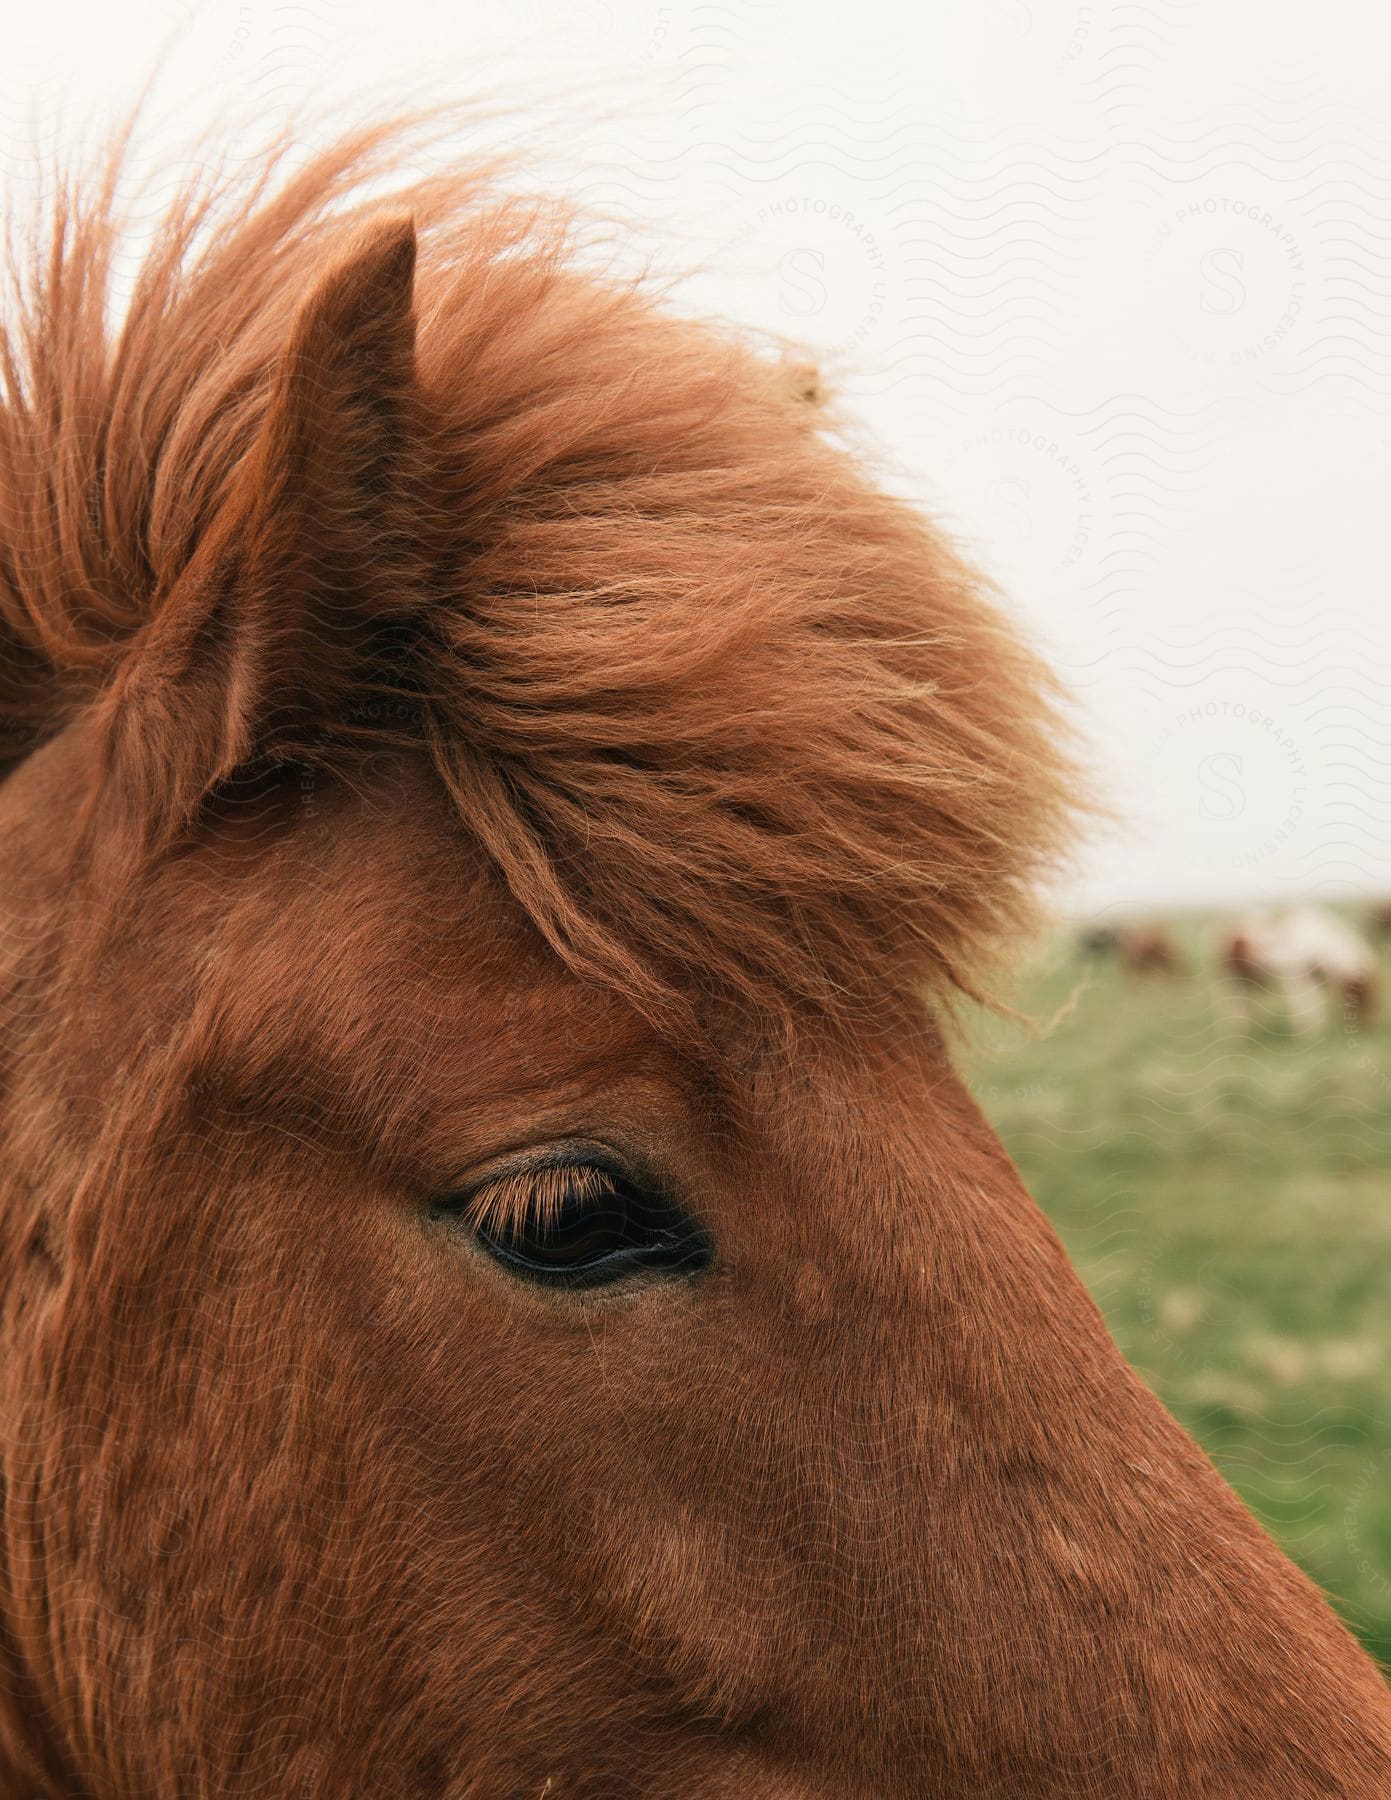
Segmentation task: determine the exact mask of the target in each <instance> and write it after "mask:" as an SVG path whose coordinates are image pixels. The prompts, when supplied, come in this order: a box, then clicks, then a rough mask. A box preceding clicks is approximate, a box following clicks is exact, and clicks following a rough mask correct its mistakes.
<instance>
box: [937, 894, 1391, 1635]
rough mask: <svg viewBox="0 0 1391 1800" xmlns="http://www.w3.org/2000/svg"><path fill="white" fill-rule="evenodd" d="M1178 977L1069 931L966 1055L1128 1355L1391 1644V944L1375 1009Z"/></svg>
mask: <svg viewBox="0 0 1391 1800" xmlns="http://www.w3.org/2000/svg"><path fill="white" fill-rule="evenodd" d="M1169 923H1170V924H1171V925H1172V927H1173V930H1174V934H1175V937H1176V938H1177V939H1178V941H1179V942H1180V943H1181V944H1182V945H1183V947H1184V949H1185V951H1186V952H1187V953H1188V955H1189V956H1190V957H1191V958H1192V959H1193V964H1194V969H1195V972H1194V973H1193V974H1191V975H1189V976H1187V977H1183V978H1177V979H1161V978H1157V977H1148V978H1145V977H1136V976H1133V975H1132V976H1127V975H1126V974H1125V973H1124V972H1123V971H1122V970H1120V969H1119V968H1118V967H1117V966H1116V965H1115V963H1114V962H1113V961H1109V960H1107V961H1088V960H1087V959H1084V958H1083V957H1082V956H1081V955H1080V954H1078V953H1077V952H1076V950H1075V949H1074V947H1073V945H1072V942H1071V940H1070V939H1068V940H1065V941H1064V940H1060V941H1059V942H1058V943H1057V944H1056V945H1055V946H1054V948H1053V949H1052V950H1051V951H1050V952H1049V953H1048V954H1046V955H1045V957H1044V958H1043V960H1042V961H1041V963H1040V965H1039V966H1038V967H1037V969H1036V970H1035V972H1034V975H1033V977H1032V979H1031V980H1030V981H1029V982H1027V983H1026V984H1025V986H1024V988H1023V990H1022V992H1021V994H1020V996H1019V1000H1020V1004H1021V1006H1022V1008H1023V1009H1024V1010H1026V1011H1028V1012H1029V1013H1030V1014H1031V1015H1033V1016H1034V1018H1035V1019H1036V1020H1038V1021H1039V1023H1040V1027H1041V1029H1040V1030H1039V1033H1038V1035H1036V1036H1032V1037H1031V1036H1030V1035H1029V1034H1028V1033H1027V1032H1025V1031H1024V1030H1022V1029H1019V1028H1017V1027H1014V1026H1010V1025H1005V1024H1001V1023H999V1022H998V1021H991V1022H989V1023H988V1024H986V1025H982V1026H980V1027H979V1028H978V1030H977V1032H976V1033H975V1036H974V1039H973V1042H972V1044H971V1046H970V1049H969V1051H968V1053H967V1055H966V1057H965V1058H964V1063H965V1068H966V1073H967V1075H968V1077H969V1079H970V1081H971V1084H972V1086H973V1088H974V1089H975V1092H976V1093H977V1095H978V1096H979V1098H980V1099H981V1101H982V1103H983V1105H984V1106H985V1108H986V1110H987V1112H988V1113H989V1114H990V1116H991V1117H992V1119H993V1120H994V1122H995V1125H996V1127H997V1128H998V1130H999V1131H1000V1134H1001V1136H1002V1137H1003V1138H1004V1141H1005V1143H1006V1145H1007V1146H1008V1148H1009V1150H1010V1153H1011V1154H1012V1155H1013V1157H1014V1159H1015V1161H1016V1162H1017V1163H1018V1165H1019V1168H1020V1170H1021V1171H1022V1173H1023V1175H1024V1178H1025V1180H1026V1181H1027V1182H1028V1184H1029V1186H1030V1188H1031V1190H1032V1192H1033V1194H1034V1196H1035V1197H1036V1199H1037V1200H1038V1201H1039V1204H1040V1205H1041V1206H1042V1207H1043V1209H1044V1210H1045V1212H1047V1214H1048V1215H1049V1217H1050V1218H1051V1220H1052V1221H1053V1224H1054V1226H1055V1227H1056V1228H1057V1230H1058V1232H1059V1233H1060V1235H1061V1236H1062V1238H1063V1240H1064V1242H1065V1243H1066V1245H1067V1247H1068V1250H1069V1251H1070V1253H1071V1255H1072V1257H1073V1259H1074V1260H1075V1262H1076V1263H1077V1265H1078V1267H1079V1269H1080V1270H1081V1272H1082V1276H1083V1278H1084V1280H1085V1281H1086V1282H1087V1285H1088V1286H1089V1287H1090V1289H1091V1291H1092V1293H1093V1294H1094V1295H1095V1297H1096V1299H1097V1301H1098V1302H1099V1304H1100V1305H1101V1307H1102V1309H1103V1311H1104V1312H1105V1314H1106V1317H1107V1320H1108V1322H1109V1323H1110V1326H1111V1330H1112V1332H1113V1333H1114V1335H1115V1337H1116V1340H1117V1342H1118V1343H1119V1344H1120V1347H1121V1349H1122V1351H1123V1352H1124V1353H1125V1355H1126V1356H1127V1357H1128V1358H1129V1359H1130V1361H1131V1362H1132V1363H1134V1364H1135V1366H1136V1367H1137V1368H1138V1369H1139V1370H1140V1372H1141V1373H1142V1374H1143V1375H1144V1377H1145V1378H1146V1380H1147V1381H1148V1382H1149V1383H1150V1385H1151V1386H1152V1387H1153V1388H1154V1389H1155V1391H1156V1392H1157V1393H1158V1394H1159V1395H1160V1397H1161V1398H1162V1399H1163V1400H1164V1402H1165V1404H1166V1405H1167V1406H1168V1407H1169V1408H1170V1410H1171V1411H1172V1412H1174V1413H1175V1414H1176V1415H1177V1417H1178V1418H1179V1419H1180V1420H1181V1421H1182V1422H1183V1423H1184V1424H1185V1425H1186V1426H1187V1427H1188V1429H1189V1430H1190V1431H1191V1432H1192V1433H1193V1434H1194V1436H1195V1437H1197V1439H1198V1440H1199V1442H1200V1443H1201V1444H1202V1445H1203V1446H1204V1448H1205V1449H1206V1450H1207V1451H1208V1453H1209V1455H1210V1456H1211V1457H1212V1458H1213V1460H1214V1461H1215V1462H1216V1463H1217V1465H1218V1466H1219V1468H1221V1469H1222V1471H1223V1473H1224V1474H1225V1475H1226V1476H1227V1479H1228V1480H1229V1481H1230V1482H1231V1483H1232V1484H1233V1486H1234V1487H1236V1488H1237V1489H1238V1491H1239V1492H1240V1493H1241V1494H1242V1495H1243V1496H1244V1498H1245V1499H1246V1501H1247V1503H1248V1504H1249V1505H1250V1506H1251V1508H1252V1509H1253V1511H1254V1512H1255V1513H1256V1515H1257V1516H1258V1517H1259V1518H1260V1519H1261V1520H1263V1521H1264V1523H1265V1524H1266V1525H1267V1526H1268V1527H1269V1529H1270V1530H1271V1531H1272V1532H1273V1533H1274V1535H1275V1536H1276V1537H1277V1538H1278V1539H1279V1541H1280V1542H1281V1543H1282V1544H1283V1545H1284V1547H1285V1548H1286V1550H1287V1551H1288V1552H1289V1553H1290V1554H1291V1555H1292V1556H1293V1557H1294V1558H1295V1559H1296V1560H1297V1561H1298V1562H1300V1563H1301V1564H1302V1565H1303V1566H1304V1568H1305V1569H1307V1570H1308V1571H1309V1573H1310V1574H1311V1575H1312V1576H1314V1578H1315V1579H1316V1580H1317V1581H1318V1582H1319V1583H1320V1584H1321V1585H1322V1586H1323V1587H1324V1588H1325V1589H1326V1590H1327V1591H1328V1593H1329V1594H1330V1595H1331V1596H1332V1597H1333V1599H1334V1601H1335V1604H1336V1605H1337V1606H1338V1608H1339V1610H1340V1611H1341V1612H1342V1614H1343V1616H1344V1618H1346V1619H1347V1621H1348V1623H1349V1624H1350V1625H1351V1626H1352V1628H1353V1629H1354V1630H1355V1631H1356V1632H1357V1633H1358V1634H1359V1636H1360V1637H1361V1638H1362V1639H1363V1641H1364V1642H1365V1643H1366V1644H1367V1645H1368V1647H1369V1648H1370V1649H1372V1650H1373V1651H1374V1652H1375V1653H1376V1654H1377V1655H1378V1656H1380V1657H1382V1658H1383V1659H1386V1660H1391V959H1387V962H1386V968H1385V973H1386V975H1387V977H1388V993H1387V997H1386V1003H1385V1013H1384V1016H1383V1017H1382V1019H1381V1020H1380V1022H1379V1023H1378V1024H1377V1025H1376V1026H1375V1027H1373V1028H1371V1029H1369V1030H1365V1031H1359V1030H1358V1029H1357V1028H1356V1027H1354V1026H1353V1025H1351V1024H1350V1023H1346V1022H1344V1021H1343V1020H1342V1019H1341V1018H1340V1017H1337V1016H1335V1017H1334V1018H1333V1019H1332V1021H1331V1023H1330V1025H1329V1026H1328V1028H1327V1029H1326V1030H1325V1031H1324V1032H1323V1033H1322V1034H1321V1035H1319V1036H1318V1037H1314V1038H1299V1037H1296V1036H1294V1035H1293V1034H1291V1033H1290V1032H1289V1031H1288V1030H1287V1029H1282V1028H1281V1026H1280V1024H1279V1022H1278V1021H1277V1020H1270V1021H1268V1022H1267V1023H1265V1024H1264V1025H1263V1026H1261V1028H1260V1029H1258V1030H1257V1031H1255V1032H1252V1033H1244V1032H1241V1031H1239V1030H1238V1029H1237V1028H1236V1026H1235V1024H1234V1022H1233V1020H1232V1019H1231V1018H1230V1016H1229V1015H1228V1014H1227V1013H1226V1011H1225V1009H1224V1006H1223V1002H1222V997H1221V995H1220V993H1219V991H1218V989H1217V986H1216V983H1215V982H1214V980H1213V977H1212V973H1211V952H1210V949H1208V933H1207V929H1206V926H1205V922H1204V921H1203V920H1201V919H1198V918H1180V919H1175V920H1171V921H1169Z"/></svg>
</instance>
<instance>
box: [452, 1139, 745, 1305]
mask: <svg viewBox="0 0 1391 1800" xmlns="http://www.w3.org/2000/svg"><path fill="white" fill-rule="evenodd" d="M434 1211H435V1214H436V1216H437V1217H444V1218H448V1219H450V1220H452V1221H454V1222H455V1223H458V1224H462V1225H463V1226H465V1228H467V1229H468V1230H469V1231H470V1232H471V1233H472V1235H473V1237H474V1239H475V1240H476V1241H477V1243H478V1244H479V1245H480V1246H481V1247H482V1248H483V1249H484V1250H485V1251H486V1252H487V1253H488V1255H489V1256H491V1257H492V1259H493V1260H494V1262H497V1263H500V1264H501V1266H502V1267H503V1268H504V1269H506V1270H508V1271H509V1272H510V1273H511V1274H513V1275H518V1276H521V1277H522V1278H523V1279H525V1280H528V1281H533V1282H540V1283H543V1284H545V1285H548V1286H551V1287H564V1288H586V1287H603V1286H606V1285H607V1284H608V1283H610V1282H615V1281H621V1280H623V1279H624V1278H625V1277H626V1276H629V1275H634V1274H637V1273H639V1272H640V1271H642V1270H652V1271H658V1272H661V1273H666V1274H680V1275H691V1274H695V1273H696V1272H697V1271H699V1270H701V1269H704V1268H706V1267H707V1266H708V1265H709V1262H710V1259H711V1256H712V1254H713V1247H712V1245H711V1243H710V1240H709V1238H708V1236H707V1235H706V1233H705V1231H704V1230H703V1228H702V1227H701V1226H700V1225H699V1224H698V1223H697V1222H696V1220H695V1219H693V1218H692V1217H691V1216H690V1214H689V1213H687V1212H686V1211H684V1209H682V1208H681V1207H678V1206H676V1205H674V1204H673V1203H672V1202H670V1201H668V1200H666V1199H664V1198H662V1197H660V1196H658V1195H655V1194H652V1193H649V1192H647V1191H645V1190H644V1189H643V1188H641V1187H639V1186H638V1185H637V1184H636V1183H635V1182H633V1181H631V1180H629V1179H628V1178H627V1177H626V1176H623V1175H620V1174H618V1173H617V1172H616V1171H614V1170H612V1169H609V1168H605V1167H602V1166H600V1165H597V1164H592V1163H573V1164H561V1165H548V1166H543V1167H539V1168H532V1169H521V1170H515V1171H512V1172H509V1173H507V1174H505V1175H502V1176H499V1177H497V1178H496V1179H494V1180H493V1181H490V1182H486V1183H484V1184H483V1185H482V1186H481V1187H479V1188H477V1189H475V1190H473V1191H472V1192H471V1193H469V1194H467V1195H463V1196H448V1197H446V1198H445V1199H444V1200H442V1201H441V1202H440V1203H439V1204H438V1205H437V1206H436V1207H435V1209H434Z"/></svg>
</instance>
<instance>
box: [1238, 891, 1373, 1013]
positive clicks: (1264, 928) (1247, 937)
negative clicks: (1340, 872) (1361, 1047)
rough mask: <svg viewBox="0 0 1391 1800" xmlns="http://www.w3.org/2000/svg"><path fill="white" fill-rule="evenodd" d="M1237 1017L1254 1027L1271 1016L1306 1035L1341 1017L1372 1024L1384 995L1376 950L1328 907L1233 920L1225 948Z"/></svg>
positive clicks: (1284, 909)
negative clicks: (1331, 1012)
mask: <svg viewBox="0 0 1391 1800" xmlns="http://www.w3.org/2000/svg"><path fill="white" fill-rule="evenodd" d="M1218 961H1219V965H1220V967H1221V969H1222V971H1223V974H1224V975H1225V977H1226V981H1227V985H1228V992H1229V995H1230V997H1231V999H1232V1001H1233V1004H1234V1007H1235V1011H1236V1015H1237V1017H1238V1018H1239V1019H1240V1020H1241V1022H1242V1023H1243V1024H1251V1023H1253V1022H1256V1021H1257V1020H1258V1019H1260V1018H1263V1017H1269V1016H1271V1015H1272V1014H1274V1015H1275V1016H1278V1017H1283V1019H1284V1020H1285V1022H1287V1023H1288V1024H1289V1025H1290V1026H1292V1027H1293V1029H1294V1030H1295V1031H1297V1032H1300V1033H1305V1034H1308V1033H1311V1032H1317V1031H1318V1030H1319V1029H1320V1028H1321V1027H1322V1026H1323V1025H1324V1024H1325V1023H1326V1022H1327V1020H1328V1017H1329V1010H1330V1009H1329V1002H1330V998H1331V1000H1332V1002H1333V1009H1334V1013H1335V1016H1336V1017H1339V1018H1345V1019H1348V1020H1350V1021H1352V1022H1353V1023H1355V1024H1357V1025H1362V1026H1365V1025H1369V1024H1370V1023H1371V1022H1372V1019H1373V1017H1374V1015H1375V1011H1376V1004H1377V996H1378V987H1379V982H1378V975H1377V961H1376V957H1375V955H1374V953H1373V952H1372V950H1371V948H1370V947H1369V946H1368V944H1367V943H1366V942H1365V940H1364V939H1363V938H1362V937H1360V936H1359V935H1358V933H1357V932H1356V931H1355V930H1354V929H1353V928H1352V926H1350V925H1349V924H1347V923H1346V922H1345V921H1344V920H1343V919H1340V918H1339V917H1338V915H1337V914H1336V913H1333V912H1330V911H1329V910H1328V908H1327V907H1322V906H1290V907H1280V908H1277V909H1274V910H1271V911H1269V912H1264V913H1252V914H1248V915H1246V916H1245V917H1243V918H1239V919H1235V920H1233V921H1231V922H1230V923H1229V924H1228V925H1227V926H1226V927H1225V928H1224V931H1223V933H1222V936H1221V939H1220V943H1219V947H1218Z"/></svg>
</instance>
